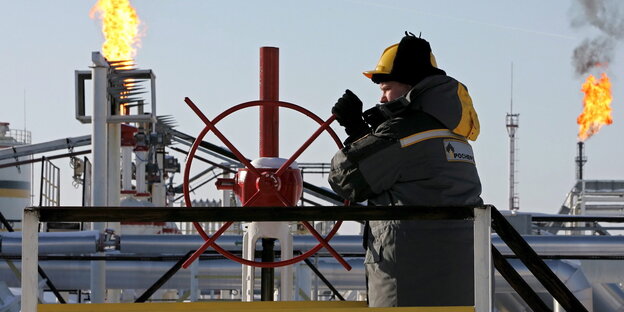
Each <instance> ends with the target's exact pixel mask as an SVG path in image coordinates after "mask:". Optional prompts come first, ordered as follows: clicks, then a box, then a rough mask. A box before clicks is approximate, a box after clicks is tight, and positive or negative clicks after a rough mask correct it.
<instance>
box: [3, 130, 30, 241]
mask: <svg viewBox="0 0 624 312" xmlns="http://www.w3.org/2000/svg"><path fill="white" fill-rule="evenodd" d="M30 141H31V136H30V131H26V130H12V129H10V128H9V123H8V122H0V149H4V148H12V147H14V146H17V145H23V144H30ZM31 158H32V156H24V157H19V158H17V159H15V158H14V159H4V160H0V164H6V163H11V162H15V161H22V160H28V159H31ZM31 171H32V165H31V164H27V165H20V166H13V167H8V168H1V169H0V212H1V213H2V215H3V216H4V217H5V218H6V219H7V220H8V221H9V222H10V223H11V224H12V225H13V227H14V228H15V229H16V230H18V229H21V220H22V214H23V211H24V208H25V207H28V206H30V204H31V202H30V200H31V192H30V190H31V187H30V184H31ZM2 228H3V229H4V226H2ZM5 230H6V229H5Z"/></svg>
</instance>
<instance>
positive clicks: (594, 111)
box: [576, 73, 613, 141]
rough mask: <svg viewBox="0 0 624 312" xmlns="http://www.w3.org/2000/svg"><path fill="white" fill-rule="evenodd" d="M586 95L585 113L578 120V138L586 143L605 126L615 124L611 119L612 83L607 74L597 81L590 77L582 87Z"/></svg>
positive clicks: (584, 99)
mask: <svg viewBox="0 0 624 312" xmlns="http://www.w3.org/2000/svg"><path fill="white" fill-rule="evenodd" d="M581 91H583V93H585V96H584V97H583V112H582V113H581V114H580V115H579V116H578V118H576V123H578V124H579V132H578V138H579V140H580V141H585V140H587V139H588V138H589V137H591V136H592V135H594V134H596V133H598V131H600V128H602V126H604V125H610V124H612V123H613V119H611V101H612V99H613V98H612V96H611V81H609V77H607V74H605V73H603V74H602V75H601V76H600V79H599V80H597V79H596V77H594V76H593V75H589V76H588V77H587V79H586V80H585V83H583V86H582V87H581Z"/></svg>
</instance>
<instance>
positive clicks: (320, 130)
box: [275, 115, 336, 177]
mask: <svg viewBox="0 0 624 312" xmlns="http://www.w3.org/2000/svg"><path fill="white" fill-rule="evenodd" d="M335 119H336V115H331V116H330V117H329V118H328V119H327V120H326V121H325V122H324V123H322V124H321V126H320V127H319V128H318V129H316V131H314V133H313V134H312V136H310V138H309V139H308V140H307V141H305V142H304V143H303V144H302V145H301V147H299V149H297V151H296V152H295V153H294V154H293V155H292V156H290V158H288V160H287V161H286V162H285V163H283V164H282V166H280V168H279V169H277V172H276V173H275V176H277V177H281V176H282V174H284V171H286V169H287V168H288V167H290V165H291V164H292V163H293V162H294V161H295V159H297V158H298V157H299V156H300V155H301V154H302V153H303V152H304V151H305V150H306V149H307V148H308V147H309V146H310V144H312V142H314V140H316V138H318V136H319V135H321V133H323V131H325V130H327V128H328V127H329V125H330V124H331V123H332V122H333V121H334V120H335Z"/></svg>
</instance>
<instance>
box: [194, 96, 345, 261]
mask: <svg viewBox="0 0 624 312" xmlns="http://www.w3.org/2000/svg"><path fill="white" fill-rule="evenodd" d="M185 101H186V102H187V104H189V106H191V109H193V111H195V113H196V114H197V115H198V116H199V117H200V118H201V119H202V121H204V123H205V124H206V125H205V127H204V129H203V130H202V131H201V132H200V134H199V135H198V136H197V138H196V139H195V142H193V145H192V147H191V149H190V150H189V152H188V156H187V159H188V160H187V162H186V165H185V169H184V180H183V192H184V201H185V204H186V206H187V207H191V206H192V205H191V200H190V195H189V193H190V190H189V184H188V181H189V174H190V168H191V164H192V162H193V158H194V157H195V152H196V151H197V148H198V147H199V143H200V142H202V140H203V138H204V137H205V136H206V134H208V132H210V130H211V128H212V130H213V132H214V133H215V134H217V137H218V138H219V139H220V140H221V141H222V142H223V143H224V144H226V145H228V147H231V148H230V150H231V151H232V152H233V154H234V155H235V156H236V158H237V159H238V160H239V161H241V162H242V163H243V164H248V165H246V167H247V169H248V170H251V171H255V172H256V173H257V172H258V170H257V169H256V168H255V167H254V166H253V165H252V164H251V163H250V162H249V161H248V160H247V158H245V157H244V156H242V154H241V153H240V152H238V150H237V149H236V148H235V147H234V146H233V145H231V143H230V142H229V141H228V140H227V139H226V138H225V137H224V136H222V135H221V134H220V132H219V131H218V129H217V128H216V124H217V123H218V122H219V121H221V120H222V119H223V118H225V117H227V116H228V115H230V114H232V113H234V112H237V111H239V110H242V109H245V108H249V107H254V106H261V105H277V106H278V107H284V108H288V109H291V110H294V111H297V112H299V113H302V114H304V115H306V116H307V117H309V118H311V119H312V120H314V121H315V122H317V123H318V124H319V125H320V127H319V129H317V131H316V132H315V134H314V135H313V136H312V137H314V136H315V135H316V137H314V139H312V137H311V138H310V139H312V140H311V141H310V142H306V143H304V145H303V146H302V147H301V148H300V150H301V149H306V148H307V147H308V146H309V145H310V144H311V143H312V141H314V140H316V138H317V137H318V136H319V135H320V133H322V132H327V133H328V134H329V135H330V136H331V137H332V139H333V140H334V142H335V143H336V145H337V146H338V148H339V149H342V148H343V145H342V142H341V141H340V139H339V138H338V135H336V133H335V132H334V130H333V129H332V128H331V127H329V124H331V122H333V120H334V117H333V116H332V117H330V119H328V120H327V121H323V120H322V119H321V118H320V117H318V116H317V115H316V114H314V113H312V112H311V111H309V110H307V109H305V108H303V107H301V106H299V105H296V104H293V103H289V102H283V101H249V102H245V103H241V104H238V105H235V106H233V107H230V108H229V109H227V110H225V111H224V112H222V113H221V114H219V115H218V116H217V117H215V118H214V119H213V120H212V121H210V120H209V119H208V118H206V117H205V116H204V115H203V113H202V112H201V111H200V110H199V108H197V106H195V104H194V103H193V102H192V101H191V100H190V99H188V98H186V99H185ZM317 132H320V133H317ZM232 148H233V149H232ZM300 150H298V151H297V152H302V151H300ZM297 152H296V153H297ZM300 154H301V153H299V155H297V157H299V156H300ZM293 156H295V155H293ZM297 157H294V158H295V159H296V158H297ZM291 158H293V157H292V156H291ZM289 161H294V160H293V159H290V158H289ZM250 167H251V168H250ZM280 175H281V174H280ZM258 193H259V191H257V192H256V194H254V196H252V197H255V196H256V195H259V194H258ZM256 198H257V197H256ZM250 199H251V198H250ZM254 201H255V199H254ZM248 203H253V201H251V200H248V201H247V203H245V204H248ZM284 204H285V203H284ZM344 204H345V206H346V205H349V201H347V200H345V201H344ZM300 222H305V223H307V221H300ZM342 222H343V221H337V222H336V224H334V227H333V228H332V230H331V231H330V232H329V233H328V234H327V235H326V236H325V237H324V238H323V237H322V236H320V235H319V236H320V238H319V237H315V238H317V240H319V243H318V244H317V245H316V246H315V247H313V248H311V249H310V250H308V251H306V252H305V253H302V254H301V255H298V256H294V257H292V258H290V259H286V260H281V261H275V262H257V261H253V260H248V259H245V258H243V257H239V256H236V255H234V254H232V253H231V252H229V251H227V250H225V249H223V248H222V247H221V246H219V245H218V244H217V243H216V242H215V241H216V240H217V238H219V236H221V235H222V234H223V233H224V232H225V231H226V230H227V228H228V227H229V226H230V225H231V224H232V223H233V222H232V221H229V222H226V223H225V224H223V225H222V226H221V227H220V228H219V229H218V230H217V231H216V232H215V233H214V234H213V236H208V234H206V232H205V231H204V229H203V227H202V226H201V224H199V223H198V222H193V226H194V227H195V229H196V230H197V232H198V233H199V235H200V236H201V237H202V238H203V239H204V241H205V242H204V244H203V245H202V246H201V247H200V248H199V249H198V250H197V251H196V252H195V254H194V255H193V256H192V257H191V258H189V259H188V260H187V261H186V262H185V263H184V265H183V267H185V268H186V267H188V266H189V265H190V264H191V263H192V262H193V261H194V260H195V259H196V258H197V257H199V255H200V254H201V253H203V251H204V250H206V249H207V248H209V247H212V248H213V249H215V250H216V251H217V252H219V253H220V254H222V255H223V256H224V257H226V258H228V259H230V260H233V261H236V262H238V263H241V264H245V265H249V266H253V267H260V268H276V267H282V266H287V265H291V264H294V263H297V262H300V261H303V260H304V259H306V258H308V257H310V256H312V255H313V254H315V253H316V252H318V251H319V250H320V249H321V248H323V247H325V246H324V244H323V242H321V240H323V241H324V243H325V244H327V245H328V247H329V241H330V240H331V239H332V238H333V237H334V235H335V234H336V233H337V232H338V229H340V226H341V225H342ZM307 225H308V226H307V227H306V228H308V229H310V227H311V225H310V224H309V223H307ZM312 229H313V227H312ZM317 234H318V233H317ZM313 236H314V234H313ZM200 250H201V252H200ZM334 257H336V255H334ZM338 257H340V256H339V255H338ZM337 260H338V261H340V260H341V259H337ZM343 262H344V260H343ZM343 266H345V268H347V269H350V266H349V265H348V264H346V262H344V263H343Z"/></svg>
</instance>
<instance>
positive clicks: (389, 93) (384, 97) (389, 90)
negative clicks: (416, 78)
mask: <svg viewBox="0 0 624 312" xmlns="http://www.w3.org/2000/svg"><path fill="white" fill-rule="evenodd" d="M379 88H380V89H381V99H380V100H379V102H381V103H386V102H390V101H393V100H396V99H397V98H399V97H401V96H403V95H405V94H406V93H407V92H409V90H410V89H411V88H412V86H410V85H408V84H404V83H401V82H397V81H387V82H382V83H380V84H379Z"/></svg>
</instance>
